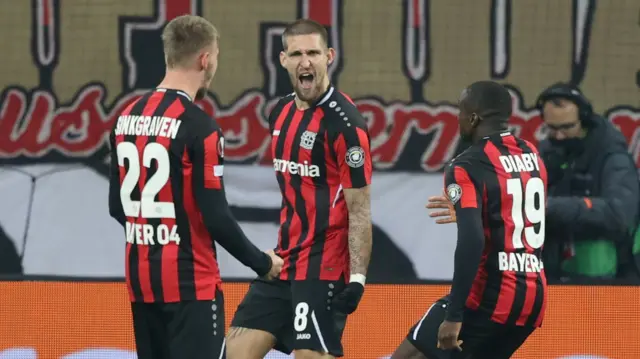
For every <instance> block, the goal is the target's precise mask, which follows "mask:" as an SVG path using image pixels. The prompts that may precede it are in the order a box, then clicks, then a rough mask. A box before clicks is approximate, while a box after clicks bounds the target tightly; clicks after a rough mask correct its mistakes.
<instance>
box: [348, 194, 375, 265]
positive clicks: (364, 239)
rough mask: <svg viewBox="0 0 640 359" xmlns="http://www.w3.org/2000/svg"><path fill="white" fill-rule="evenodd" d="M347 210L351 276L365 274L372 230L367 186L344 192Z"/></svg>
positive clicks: (369, 197) (369, 196)
mask: <svg viewBox="0 0 640 359" xmlns="http://www.w3.org/2000/svg"><path fill="white" fill-rule="evenodd" d="M344 198H345V201H346V202H347V208H348V209H349V257H350V268H351V274H364V275H366V274H367V268H368V267H369V260H370V259H371V249H372V242H373V240H372V237H373V229H372V226H371V194H370V192H369V186H366V187H363V188H349V189H345V190H344Z"/></svg>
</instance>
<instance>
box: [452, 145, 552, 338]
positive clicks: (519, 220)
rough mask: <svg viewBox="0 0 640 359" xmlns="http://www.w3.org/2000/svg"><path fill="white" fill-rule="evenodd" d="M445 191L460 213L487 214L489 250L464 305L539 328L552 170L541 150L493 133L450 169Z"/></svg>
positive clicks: (504, 321)
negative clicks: (548, 173) (465, 211)
mask: <svg viewBox="0 0 640 359" xmlns="http://www.w3.org/2000/svg"><path fill="white" fill-rule="evenodd" d="M445 189H446V193H447V195H448V197H449V199H450V200H451V201H452V202H453V203H454V206H455V208H456V210H457V211H458V210H464V209H465V208H467V209H469V208H473V209H478V210H479V212H478V216H481V217H482V225H481V226H480V225H478V231H480V228H482V230H483V232H484V233H482V235H481V236H482V237H483V238H484V249H483V251H482V257H481V259H480V265H479V267H478V269H477V273H476V275H475V279H474V280H473V285H472V287H471V291H470V294H469V296H468V297H467V298H466V306H467V307H468V308H470V309H474V310H481V311H483V312H486V313H488V314H489V315H490V316H491V319H492V320H493V321H495V322H497V323H502V324H515V325H529V326H540V325H541V323H542V319H543V317H544V312H545V306H546V286H547V284H546V278H545V274H544V269H543V264H542V248H543V245H544V238H545V203H546V197H547V171H546V168H545V166H544V163H543V161H542V159H541V158H540V156H539V153H538V150H537V149H536V147H535V146H533V145H532V144H531V143H529V142H527V141H525V140H522V139H520V138H517V137H515V136H514V135H512V134H511V133H510V132H503V133H497V134H494V135H491V136H487V137H485V138H484V139H482V140H481V141H480V142H479V143H476V144H474V145H472V146H471V147H470V148H469V149H467V150H466V151H464V152H463V153H462V154H460V155H459V156H458V157H456V158H455V159H454V160H453V161H452V162H451V163H450V164H449V165H447V167H446V170H445ZM465 225H467V224H465V223H458V229H459V231H460V230H461V229H460V226H465ZM458 243H459V244H458V245H460V239H459V242H458ZM454 278H455V275H454ZM454 282H455V279H454ZM454 285H455V283H454Z"/></svg>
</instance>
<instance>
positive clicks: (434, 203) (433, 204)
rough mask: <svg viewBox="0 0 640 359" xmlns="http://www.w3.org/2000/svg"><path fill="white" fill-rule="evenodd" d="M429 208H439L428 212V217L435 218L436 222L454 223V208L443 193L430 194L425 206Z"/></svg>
mask: <svg viewBox="0 0 640 359" xmlns="http://www.w3.org/2000/svg"><path fill="white" fill-rule="evenodd" d="M425 207H427V208H429V209H439V211H431V212H429V217H431V218H435V219H436V223H438V224H447V223H455V222H456V220H457V218H456V210H455V208H453V204H452V203H451V201H449V198H447V196H445V195H440V196H431V197H429V202H428V203H427V205H426V206H425Z"/></svg>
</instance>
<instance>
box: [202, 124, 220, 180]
mask: <svg viewBox="0 0 640 359" xmlns="http://www.w3.org/2000/svg"><path fill="white" fill-rule="evenodd" d="M203 151H204V153H203V156H202V159H203V163H202V164H201V165H202V166H204V171H203V173H204V188H208V189H221V188H222V174H223V172H224V161H223V158H224V137H222V136H220V133H219V132H217V131H214V132H212V133H211V134H210V135H209V136H207V137H206V138H205V139H204V142H203ZM198 165H200V164H198Z"/></svg>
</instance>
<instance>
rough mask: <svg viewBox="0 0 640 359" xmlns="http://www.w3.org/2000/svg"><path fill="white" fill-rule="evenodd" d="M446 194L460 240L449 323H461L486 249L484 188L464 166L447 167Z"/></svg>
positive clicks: (457, 246)
mask: <svg viewBox="0 0 640 359" xmlns="http://www.w3.org/2000/svg"><path fill="white" fill-rule="evenodd" d="M445 183H446V185H447V188H446V193H447V196H448V197H449V200H450V201H451V203H452V204H453V206H454V211H455V213H456V224H457V227H458V241H457V244H456V251H455V256H454V264H453V267H454V269H453V283H452V285H451V292H450V295H449V307H448V308H447V316H446V320H447V321H449V322H461V321H462V313H463V312H464V307H465V303H466V301H467V297H468V296H469V293H470V292H471V287H472V285H473V279H474V278H475V276H476V273H477V271H478V266H479V265H480V260H481V257H482V251H483V249H484V229H483V227H482V188H483V186H482V185H481V184H480V183H477V182H476V181H474V180H472V178H471V176H470V175H469V172H468V171H467V170H465V169H464V168H463V167H460V166H455V167H453V168H448V169H447V171H446V173H445Z"/></svg>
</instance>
